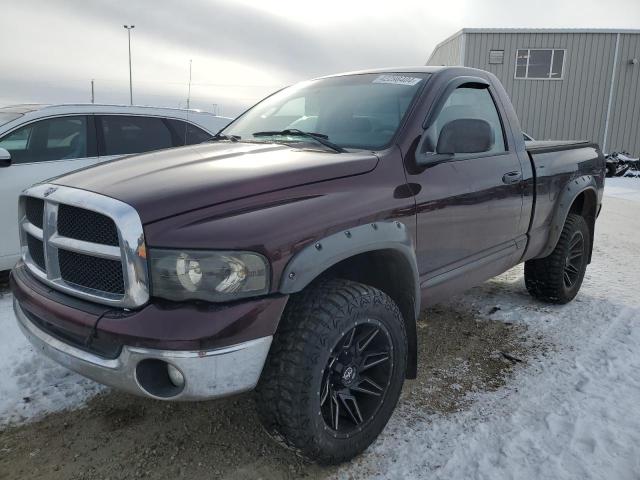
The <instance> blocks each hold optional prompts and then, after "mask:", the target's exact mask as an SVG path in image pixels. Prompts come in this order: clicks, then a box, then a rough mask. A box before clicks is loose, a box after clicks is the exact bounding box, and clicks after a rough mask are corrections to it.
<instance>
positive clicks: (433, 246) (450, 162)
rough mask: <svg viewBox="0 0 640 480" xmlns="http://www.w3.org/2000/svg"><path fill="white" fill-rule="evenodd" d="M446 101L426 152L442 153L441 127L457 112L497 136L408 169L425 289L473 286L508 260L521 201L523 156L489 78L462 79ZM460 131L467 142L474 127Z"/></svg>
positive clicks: (426, 134)
mask: <svg viewBox="0 0 640 480" xmlns="http://www.w3.org/2000/svg"><path fill="white" fill-rule="evenodd" d="M440 105H441V107H440V109H439V111H437V112H435V117H434V118H435V119H434V120H433V121H432V122H430V126H429V128H428V129H427V130H425V132H424V135H423V139H422V141H421V143H420V147H419V149H421V150H422V152H421V153H423V154H424V153H428V152H432V153H434V154H435V153H437V152H436V151H435V150H436V148H437V145H438V141H439V139H440V138H439V137H440V134H441V132H442V130H443V127H445V125H447V124H449V123H450V122H453V121H455V120H463V121H464V120H468V119H473V120H482V121H483V122H480V123H481V124H482V125H485V126H486V124H488V126H489V127H490V131H491V140H490V142H489V143H488V145H489V146H488V147H486V150H485V151H481V152H474V153H456V152H454V153H453V154H452V155H450V156H449V157H450V158H448V159H446V160H444V161H434V162H432V163H426V164H425V165H423V166H422V167H421V168H418V170H417V171H416V172H413V174H411V173H408V181H409V182H412V183H418V184H419V185H420V186H421V188H420V189H419V192H418V194H417V195H416V204H417V252H416V254H417V260H418V268H419V271H420V275H421V283H422V287H423V288H427V289H429V288H430V287H436V286H437V285H441V284H447V283H449V281H451V280H454V279H457V280H458V283H459V284H460V285H461V287H466V286H470V285H473V284H475V283H478V281H482V280H484V279H486V278H490V277H491V276H493V275H495V274H497V273H501V272H502V271H504V270H506V269H507V268H509V266H511V264H512V263H513V258H514V254H515V252H516V237H518V226H519V223H520V216H521V215H522V203H523V191H522V188H521V184H520V179H521V178H522V171H521V166H520V162H519V160H518V156H517V154H516V152H515V151H512V150H510V148H509V145H508V142H507V141H506V135H505V129H504V128H503V123H502V120H501V116H500V110H499V109H498V108H497V106H496V102H495V101H494V100H493V96H492V94H491V91H490V88H489V86H488V85H484V84H483V85H478V84H463V85H461V86H460V87H458V88H456V89H455V90H453V91H452V92H450V93H449V94H448V97H447V98H446V100H445V101H444V102H442V103H440ZM484 122H486V123H484ZM463 123H464V122H458V124H463ZM466 124H470V125H473V124H474V123H473V122H467V123H466ZM448 133H450V132H448ZM457 135H458V136H459V137H462V138H459V139H458V140H462V143H464V140H465V138H464V136H471V135H474V132H473V131H461V132H458V133H457ZM433 158H437V156H436V155H433ZM516 261H517V260H516ZM456 290H457V289H456ZM431 291H432V292H434V294H437V293H438V292H437V290H434V289H433V288H432V290H431ZM428 295H429V291H427V296H428ZM436 296H437V295H436ZM427 302H429V298H427Z"/></svg>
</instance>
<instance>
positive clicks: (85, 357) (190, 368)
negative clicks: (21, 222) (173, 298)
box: [13, 298, 273, 401]
mask: <svg viewBox="0 0 640 480" xmlns="http://www.w3.org/2000/svg"><path fill="white" fill-rule="evenodd" d="M13 308H14V311H15V313H16V319H17V321H18V326H19V327H20V329H21V330H22V332H23V333H24V335H25V336H26V337H27V339H28V340H29V342H31V344H32V345H33V346H34V347H35V348H36V349H37V350H38V351H40V353H42V354H44V355H46V356H47V357H49V358H51V359H52V360H54V361H56V362H58V363H59V364H61V365H63V366H65V367H67V368H69V369H70V370H73V371H75V372H78V373H79V374H80V375H84V376H85V377H88V378H91V379H93V380H95V381H96V382H99V383H102V384H104V385H109V386H111V387H114V388H118V389H120V390H124V391H126V392H129V393H133V394H136V395H142V396H145V397H150V398H155V399H157V400H170V401H176V400H177V401H183V400H188V401H193V400H208V399H212V398H219V397H224V396H227V395H232V394H236V393H240V392H245V391H247V390H251V389H253V388H254V387H255V386H256V385H257V383H258V380H259V379H260V374H261V373H262V368H263V367H264V362H265V360H266V358H267V354H268V353H269V348H270V347H271V342H272V340H273V337H272V336H267V337H261V338H257V339H255V340H250V341H248V342H244V343H240V344H237V345H232V346H229V347H224V348H219V349H214V350H201V351H198V350H186V351H183V350H177V351H174V350H155V349H150V348H137V347H130V346H128V345H125V346H123V347H122V352H121V353H120V356H119V357H118V358H116V359H113V360H110V359H105V358H101V357H99V356H97V355H94V354H92V353H89V352H85V351H84V350H80V349H79V348H76V347H73V346H71V345H68V344H66V343H64V342H62V341H60V340H58V339H57V338H55V337H53V336H51V335H49V334H48V333H47V332H45V331H43V330H41V329H40V328H39V327H38V326H36V325H34V324H33V323H32V322H31V321H30V320H29V319H28V317H27V316H26V315H25V313H24V311H23V310H22V308H21V306H20V304H19V303H18V301H17V300H16V299H15V298H14V300H13ZM146 359H158V360H163V361H165V362H167V363H169V364H171V365H173V366H174V367H176V368H177V369H178V370H179V371H180V372H181V373H182V374H183V376H184V379H185V386H184V388H183V390H182V391H181V392H179V393H177V394H176V395H175V396H172V397H158V396H155V395H153V394H151V393H149V392H148V391H146V390H145V389H144V388H142V387H141V386H140V384H139V382H138V380H137V376H136V368H137V366H138V363H140V362H141V361H142V360H146Z"/></svg>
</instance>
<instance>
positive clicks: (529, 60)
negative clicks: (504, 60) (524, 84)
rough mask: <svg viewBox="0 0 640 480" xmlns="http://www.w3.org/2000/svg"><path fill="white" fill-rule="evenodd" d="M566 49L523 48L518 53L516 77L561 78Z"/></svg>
mask: <svg viewBox="0 0 640 480" xmlns="http://www.w3.org/2000/svg"><path fill="white" fill-rule="evenodd" d="M564 54H565V50H559V49H550V48H523V49H519V50H518V53H517V55H516V78H532V79H538V80H540V79H542V80H561V79H562V70H563V67H564Z"/></svg>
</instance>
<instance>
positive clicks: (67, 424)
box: [0, 303, 547, 480]
mask: <svg viewBox="0 0 640 480" xmlns="http://www.w3.org/2000/svg"><path fill="white" fill-rule="evenodd" d="M492 310H493V309H489V310H488V311H485V312H479V311H475V310H474V309H473V308H470V307H459V306H458V305H456V304H455V303H452V304H450V305H443V306H440V307H437V308H433V309H431V310H429V311H427V312H426V313H425V315H424V316H423V319H422V320H421V322H420V324H419V345H420V350H421V351H420V368H419V375H420V376H419V378H418V379H417V380H413V381H408V382H407V383H406V384H405V388H404V391H403V395H402V397H401V400H400V403H401V405H404V406H408V407H416V408H412V410H416V409H417V410H418V411H420V412H422V413H423V414H424V415H425V416H428V415H430V414H434V413H436V414H441V415H451V414H454V412H457V411H460V410H464V409H465V408H467V406H468V404H469V402H471V401H472V400H470V398H473V395H469V394H472V393H474V392H481V391H487V390H493V389H496V388H498V387H500V386H501V385H503V384H504V382H505V381H506V380H507V378H508V375H509V372H510V371H511V370H512V369H513V368H514V366H515V368H518V366H520V365H521V364H523V365H524V364H526V359H527V357H528V355H529V354H531V353H532V351H539V350H540V349H545V348H547V347H546V346H545V345H544V344H543V343H542V342H540V341H538V340H535V339H531V338H528V336H527V333H526V328H525V327H524V326H522V325H515V324H511V323H509V322H501V321H495V320H492V319H491V315H492V314H493V313H494V312H493V311H492ZM416 420H418V419H416ZM420 421H424V417H423V418H421V419H420ZM336 471H337V470H336V469H335V468H323V467H319V466H316V465H313V464H309V463H306V462H304V461H303V460H301V459H299V458H298V457H296V456H295V455H294V454H293V453H292V452H290V451H288V450H285V449H283V448H281V447H280V446H279V445H277V444H275V443H273V442H272V441H271V440H270V439H269V438H268V437H267V436H266V434H265V433H264V432H263V430H262V428H261V427H260V424H259V422H258V419H257V417H256V415H255V412H254V407H253V397H252V395H250V394H246V395H243V396H240V397H235V398H230V399H224V400H218V401H212V402H203V403H192V404H182V403H164V402H159V401H153V400H147V399H142V398H137V397H134V396H129V395H126V394H122V393H118V392H113V391H107V392H106V393H103V394H101V395H98V396H96V397H94V398H93V399H92V400H90V401H89V402H88V404H87V406H86V407H84V408H82V409H79V410H73V411H66V412H59V413H55V414H51V415H48V416H46V417H44V418H43V419H41V420H40V421H37V422H34V423H28V424H25V425H22V426H18V427H11V428H8V429H5V430H4V431H2V436H1V437H0V479H3V480H4V479H17V478H20V479H21V480H28V479H36V478H47V479H107V478H108V479H130V478H143V477H147V478H154V479H175V478H190V479H199V478H208V479H209V478H229V479H257V478H262V479H287V478H327V477H332V476H333V475H334V474H335V473H336Z"/></svg>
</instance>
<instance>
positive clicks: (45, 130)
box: [0, 116, 87, 164]
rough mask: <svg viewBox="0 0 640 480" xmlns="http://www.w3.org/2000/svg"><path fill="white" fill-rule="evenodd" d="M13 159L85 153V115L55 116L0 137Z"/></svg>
mask: <svg viewBox="0 0 640 480" xmlns="http://www.w3.org/2000/svg"><path fill="white" fill-rule="evenodd" d="M0 147H2V148H5V149H7V150H8V151H9V152H10V153H11V159H12V161H13V163H16V164H18V163H32V162H44V161H51V160H64V159H73V158H85V157H87V118H86V117H85V116H75V117H58V118H50V119H46V120H41V121H39V122H34V123H31V124H29V125H26V126H24V127H22V128H19V129H18V130H15V131H14V132H12V133H10V134H8V135H7V136H5V137H4V138H2V139H0Z"/></svg>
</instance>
